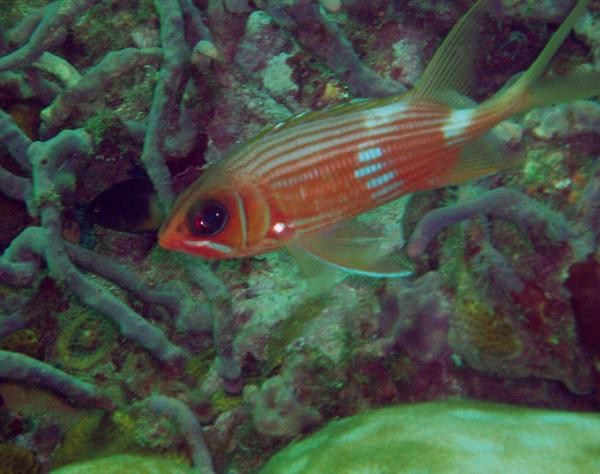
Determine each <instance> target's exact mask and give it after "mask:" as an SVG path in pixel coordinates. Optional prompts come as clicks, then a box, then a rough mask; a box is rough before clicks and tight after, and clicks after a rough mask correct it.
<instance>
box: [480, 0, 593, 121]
mask: <svg viewBox="0 0 600 474" xmlns="http://www.w3.org/2000/svg"><path fill="white" fill-rule="evenodd" d="M588 3H589V0H580V1H579V2H577V5H575V7H574V8H573V10H571V13H569V16H568V17H567V18H566V19H565V20H564V21H563V22H562V24H561V25H560V27H559V28H558V29H557V30H556V32H555V33H554V34H553V35H552V38H550V41H548V44H547V45H546V47H545V48H544V50H543V51H542V52H541V53H540V55H539V56H538V57H537V59H536V60H535V61H534V62H533V64H532V65H531V66H530V67H529V69H527V71H525V72H524V73H522V74H521V75H520V76H519V78H518V79H517V80H516V81H514V83H513V84H512V85H510V86H509V87H505V88H504V89H502V90H501V91H499V92H498V93H497V94H496V95H494V96H493V97H492V98H491V99H489V100H488V101H486V102H484V103H482V104H481V106H480V110H481V113H482V114H485V113H486V112H487V111H490V112H494V111H495V112H496V113H501V114H502V115H503V116H504V117H509V116H511V115H515V114H518V113H521V112H525V111H527V110H529V109H532V108H534V107H544V106H548V105H553V104H557V103H560V102H570V101H573V100H578V99H586V98H588V97H592V96H595V95H598V94H600V72H588V73H583V72H577V73H572V74H568V75H564V76H558V75H553V76H546V77H542V75H543V74H544V72H545V70H546V68H547V66H548V63H549V62H550V60H551V59H552V57H553V56H554V54H555V53H556V51H557V50H558V48H559V47H560V45H561V44H562V43H563V41H564V40H565V38H566V37H567V35H568V34H569V32H570V31H571V29H572V28H573V25H574V24H575V22H576V21H577V19H578V18H579V17H580V16H581V14H582V13H583V11H584V10H585V8H586V6H587V4H588Z"/></svg>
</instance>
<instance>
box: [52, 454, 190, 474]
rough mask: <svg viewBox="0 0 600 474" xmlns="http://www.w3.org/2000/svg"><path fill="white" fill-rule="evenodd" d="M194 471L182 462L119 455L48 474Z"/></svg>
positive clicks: (178, 473) (180, 473) (175, 473)
mask: <svg viewBox="0 0 600 474" xmlns="http://www.w3.org/2000/svg"><path fill="white" fill-rule="evenodd" d="M193 472H194V471H193V470H192V469H191V468H190V467H189V466H187V465H186V464H183V463H182V462H177V461H173V460H170V459H160V458H157V457H152V456H133V455H128V454H121V455H118V456H109V457H105V458H99V459H92V460H90V461H85V462H81V463H76V464H69V465H68V466H64V467H61V468H60V469H56V470H54V471H51V473H50V474H82V473H85V474H124V473H126V474H190V473H193Z"/></svg>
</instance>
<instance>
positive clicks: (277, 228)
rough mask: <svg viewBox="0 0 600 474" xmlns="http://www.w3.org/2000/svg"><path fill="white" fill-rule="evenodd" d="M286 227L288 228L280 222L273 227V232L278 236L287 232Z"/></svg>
mask: <svg viewBox="0 0 600 474" xmlns="http://www.w3.org/2000/svg"><path fill="white" fill-rule="evenodd" d="M285 227H286V226H285V224H284V223H283V222H278V223H277V224H275V225H274V226H273V232H275V233H276V234H281V233H282V232H283V231H285Z"/></svg>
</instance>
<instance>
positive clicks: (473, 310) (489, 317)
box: [454, 298, 521, 359]
mask: <svg viewBox="0 0 600 474" xmlns="http://www.w3.org/2000/svg"><path fill="white" fill-rule="evenodd" d="M454 323H455V325H456V326H457V328H458V327H460V328H461V329H462V330H463V331H464V332H465V336H466V338H467V339H468V340H469V341H470V343H471V345H472V348H473V349H474V350H475V351H476V352H477V353H479V355H489V356H492V357H498V358H507V359H511V358H513V357H516V356H518V355H519V353H520V351H521V343H520V342H519V339H518V338H517V335H516V332H515V330H514V328H513V327H512V325H511V324H510V323H509V322H508V321H507V320H506V319H505V318H504V316H503V315H501V314H497V313H495V312H494V311H493V309H492V308H490V307H488V306H487V305H486V304H484V303H483V302H481V301H477V300H475V299H472V298H466V299H465V300H464V301H463V303H462V307H461V311H460V312H458V313H457V317H456V319H455V321H454Z"/></svg>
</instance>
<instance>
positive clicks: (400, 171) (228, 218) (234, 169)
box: [159, 0, 600, 276]
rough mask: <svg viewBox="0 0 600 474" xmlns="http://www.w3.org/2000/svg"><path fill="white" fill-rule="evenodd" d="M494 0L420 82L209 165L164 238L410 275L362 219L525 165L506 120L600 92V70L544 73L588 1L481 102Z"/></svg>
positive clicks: (211, 250)
mask: <svg viewBox="0 0 600 474" xmlns="http://www.w3.org/2000/svg"><path fill="white" fill-rule="evenodd" d="M494 3H495V2H494V1H493V0H479V1H477V2H476V3H475V4H474V5H473V7H471V9H470V10H469V11H468V12H467V13H466V14H465V15H464V16H463V17H462V18H461V19H460V20H459V22H458V23H457V24H456V26H455V27H454V28H453V29H452V31H451V32H450V33H449V35H448V37H447V38H446V39H445V40H444V42H443V43H442V45H441V46H440V47H439V49H438V50H437V52H436V54H435V55H434V57H433V59H432V61H431V63H430V64H429V66H428V67H427V69H426V70H425V72H424V74H423V77H422V78H421V80H420V81H419V83H418V84H417V86H416V87H415V88H414V89H412V90H411V91H409V92H407V93H405V94H403V95H400V96H395V97H388V98H384V99H371V100H361V101H357V102H352V103H349V104H345V105H342V106H337V107H333V108H330V109H325V110H320V111H315V112H310V113H307V114H303V115H299V116H296V117H293V118H291V119H290V120H288V121H287V122H284V123H282V124H279V125H276V126H274V127H272V128H271V129H269V130H267V131H265V132H263V133H261V134H259V135H258V136H257V137H255V138H254V139H252V140H250V141H249V142H247V143H246V144H245V145H243V146H241V147H239V148H237V149H235V150H233V151H232V152H231V153H230V154H229V155H228V156H226V157H225V158H224V159H222V160H220V161H218V162H216V163H215V164H211V165H209V166H208V167H207V168H206V170H205V171H204V174H203V175H202V176H201V177H200V178H199V179H198V181H197V182H195V183H194V184H193V185H192V186H190V187H189V188H188V189H187V190H186V191H184V192H183V193H182V195H181V196H180V197H179V198H178V199H177V201H176V203H175V205H174V208H173V210H172V212H171V214H170V216H169V218H168V219H167V220H166V222H165V223H164V225H163V227H162V229H161V231H160V234H159V238H160V244H161V245H162V246H163V247H166V248H169V249H173V250H179V251H183V252H187V253H191V254H195V255H199V256H202V257H205V258H208V259H224V258H238V257H246V256H251V255H256V254H261V253H264V252H269V251H271V250H274V249H277V248H280V247H287V248H288V249H290V250H292V252H293V253H295V254H299V253H302V254H304V255H307V254H308V255H310V256H312V257H314V259H315V260H318V261H321V262H324V263H328V264H331V265H332V266H334V267H337V268H340V269H342V270H347V271H353V272H357V273H360V274H365V275H371V276H399V275H405V274H406V273H407V270H406V268H405V267H404V265H403V264H396V263H394V262H393V259H389V258H383V259H382V258H374V257H373V255H375V254H376V253H377V252H376V251H375V250H374V248H373V246H374V245H376V244H377V245H378V244H379V243H378V242H377V238H375V237H373V238H370V237H369V235H368V234H366V235H365V234H364V233H363V231H362V230H360V228H359V227H358V226H356V225H355V224H354V220H351V219H352V218H353V217H355V216H357V215H359V214H361V213H364V212H366V211H369V210H371V209H373V208H375V207H378V206H381V205H383V204H385V203H388V202H390V201H392V200H395V199H397V198H399V197H400V196H402V195H405V194H407V193H412V192H415V191H423V190H428V189H432V188H438V187H442V186H448V185H453V184H458V183H462V182H465V181H467V180H470V179H473V178H477V177H480V176H485V175H489V174H492V173H495V172H497V171H499V170H502V169H505V168H508V167H510V166H514V165H515V160H514V159H513V158H511V157H510V156H506V155H505V154H503V153H502V152H500V150H498V148H497V146H496V145H495V144H494V138H493V135H492V134H491V133H490V130H491V129H492V128H493V127H494V126H496V125H497V124H498V123H499V122H501V121H502V120H505V119H507V118H508V117H510V116H512V115H515V114H518V113H521V112H524V111H526V110H529V109H531V108H533V107H538V106H545V105H550V104H554V103H558V102H563V101H568V100H575V99H580V98H586V97H590V96H593V95H597V94H598V93H600V73H573V74H570V75H567V76H560V77H558V76H548V77H542V74H543V72H544V70H545V69H546V66H547V64H548V62H549V61H550V59H551V58H552V56H553V55H554V53H555V52H556V50H557V49H558V47H559V46H560V45H561V43H562V42H563V40H564V39H565V37H566V36H567V35H568V33H569V31H570V30H571V28H572V26H573V24H574V22H575V20H576V19H577V18H578V17H579V16H580V15H581V13H582V12H583V10H584V9H585V7H586V5H587V3H588V0H581V1H579V2H578V3H577V4H576V6H575V7H574V9H573V10H572V11H571V13H570V14H569V16H568V17H567V18H566V19H565V21H564V22H563V23H562V25H561V26H560V27H559V28H558V30H557V31H556V32H555V33H554V35H553V36H552V38H551V39H550V41H549V42H548V44H547V45H546V47H545V48H544V49H543V51H542V52H541V54H540V55H539V57H538V58H537V59H536V60H535V62H534V63H533V64H532V65H531V66H530V67H529V69H528V70H527V71H525V72H523V73H521V74H520V75H518V76H516V77H515V78H514V79H513V80H511V81H510V82H509V83H508V84H507V85H506V86H505V87H503V88H502V89H501V90H500V91H499V92H497V93H496V94H495V95H493V96H492V97H491V98H489V99H487V100H485V101H484V102H482V103H480V104H476V103H474V102H473V101H472V100H471V99H470V98H469V97H468V96H469V93H470V92H471V90H470V88H469V84H470V82H471V81H470V80H469V79H470V76H471V75H472V63H473V60H472V54H470V53H473V50H474V49H475V48H476V47H477V44H478V42H477V35H478V34H479V32H480V24H481V20H482V17H483V16H484V15H485V14H486V12H488V11H489V10H490V7H491V6H492V5H493V4H494Z"/></svg>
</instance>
